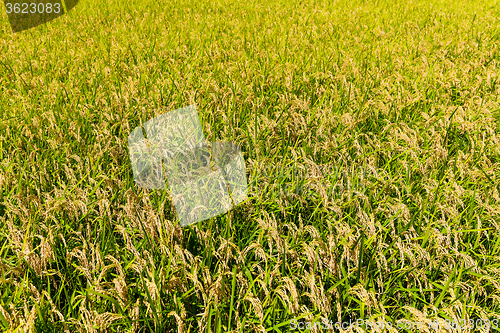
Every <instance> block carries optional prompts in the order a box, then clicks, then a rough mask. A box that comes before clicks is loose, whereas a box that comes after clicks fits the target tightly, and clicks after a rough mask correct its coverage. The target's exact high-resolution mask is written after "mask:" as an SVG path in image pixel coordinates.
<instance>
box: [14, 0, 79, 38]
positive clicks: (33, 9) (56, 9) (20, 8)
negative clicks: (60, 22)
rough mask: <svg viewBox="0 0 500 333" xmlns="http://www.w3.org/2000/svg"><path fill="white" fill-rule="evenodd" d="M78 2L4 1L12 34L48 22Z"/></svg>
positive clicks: (73, 0)
mask: <svg viewBox="0 0 500 333" xmlns="http://www.w3.org/2000/svg"><path fill="white" fill-rule="evenodd" d="M78 1H79V0H65V2H64V4H65V5H66V9H65V7H64V5H63V3H62V2H61V0H30V1H24V0H23V1H21V0H5V1H4V3H5V10H6V12H7V16H8V17H9V22H10V26H11V28H12V31H13V32H20V31H23V30H28V29H31V28H34V27H36V26H39V25H41V24H44V23H47V22H50V21H52V20H54V19H56V18H58V17H60V16H62V15H64V14H65V13H67V12H68V11H69V10H71V9H72V8H74V7H75V6H76V5H77V4H78Z"/></svg>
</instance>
